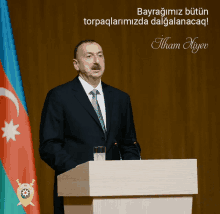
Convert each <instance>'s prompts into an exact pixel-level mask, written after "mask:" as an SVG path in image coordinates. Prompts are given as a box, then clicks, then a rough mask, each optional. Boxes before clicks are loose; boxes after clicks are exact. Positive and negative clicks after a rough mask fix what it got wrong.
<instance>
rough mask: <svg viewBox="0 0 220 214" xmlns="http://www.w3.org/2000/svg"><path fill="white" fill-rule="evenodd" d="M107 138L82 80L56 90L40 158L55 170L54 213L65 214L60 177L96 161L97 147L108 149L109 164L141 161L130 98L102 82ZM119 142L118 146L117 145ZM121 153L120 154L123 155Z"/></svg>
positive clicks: (47, 108) (45, 115) (49, 100)
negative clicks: (84, 164)
mask: <svg viewBox="0 0 220 214" xmlns="http://www.w3.org/2000/svg"><path fill="white" fill-rule="evenodd" d="M102 88H103V93H104V99H105V107H106V124H107V125H106V126H107V134H106V136H107V138H106V139H105V135H104V132H103V130H102V127H101V124H100V122H99V119H98V116H97V115H96V112H95V110H94V108H93V106H92V104H91V102H90V101H89V99H88V97H87V95H86V93H85V91H84V89H83V87H82V85H81V83H80V81H79V79H78V76H77V77H76V78H75V79H73V80H72V81H70V82H68V83H66V84H63V85H61V86H58V87H56V88H54V89H52V90H51V91H50V92H49V93H48V94H47V97H46V101H45V104H44V107H43V111H42V117H41V124H40V148H39V152H40V156H41V158H42V160H44V161H45V162H46V163H47V164H48V165H49V166H50V167H52V168H53V169H54V170H55V184H54V213H57V214H62V213H63V198H62V197H57V175H59V174H61V173H63V172H66V171H68V170H70V169H72V168H74V167H76V166H77V165H78V164H82V163H85V162H87V161H91V160H93V147H94V146H106V160H120V153H121V156H122V159H123V160H139V159H140V153H139V149H140V148H139V149H138V148H137V146H136V145H134V142H135V141H137V140H136V133H135V127H134V122H133V115H132V109H131V102H130V97H129V96H128V95H127V94H126V93H124V92H122V91H120V90H118V89H116V88H113V87H111V86H109V85H106V84H105V83H103V82H102ZM115 142H117V145H115ZM119 151H120V153H119Z"/></svg>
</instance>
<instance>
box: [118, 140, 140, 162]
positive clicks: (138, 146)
mask: <svg viewBox="0 0 220 214" xmlns="http://www.w3.org/2000/svg"><path fill="white" fill-rule="evenodd" d="M115 145H116V146H117V147H118V143H117V141H115ZM134 145H135V146H136V147H137V149H138V152H139V155H140V160H141V147H140V145H139V143H138V142H137V141H135V142H134ZM118 151H119V155H120V160H122V157H121V152H120V149H119V147H118Z"/></svg>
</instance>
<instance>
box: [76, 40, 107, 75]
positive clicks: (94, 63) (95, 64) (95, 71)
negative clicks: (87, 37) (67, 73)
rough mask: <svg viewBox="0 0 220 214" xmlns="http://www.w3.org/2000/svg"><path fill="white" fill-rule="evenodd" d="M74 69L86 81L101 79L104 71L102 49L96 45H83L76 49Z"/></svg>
mask: <svg viewBox="0 0 220 214" xmlns="http://www.w3.org/2000/svg"><path fill="white" fill-rule="evenodd" d="M74 67H75V69H76V70H77V71H79V72H80V73H81V74H82V75H83V76H85V77H86V78H87V79H89V78H93V79H98V78H101V77H102V75H103V73H104V70H105V59H104V55H103V51H102V48H101V46H100V45H99V44H97V43H95V42H94V43H83V44H81V45H80V46H79V47H78V50H77V57H76V60H74Z"/></svg>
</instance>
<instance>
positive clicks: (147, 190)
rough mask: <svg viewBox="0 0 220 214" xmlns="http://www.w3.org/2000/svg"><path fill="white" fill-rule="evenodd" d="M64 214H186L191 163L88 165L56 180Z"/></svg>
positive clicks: (193, 188) (193, 186) (193, 183)
mask: <svg viewBox="0 0 220 214" xmlns="http://www.w3.org/2000/svg"><path fill="white" fill-rule="evenodd" d="M57 179H58V181H57V182H58V183H57V185H58V196H64V210H65V214H70V213H73V214H78V213H79V214H192V200H193V198H192V196H193V194H198V181H197V160H196V159H167V160H166V159H164V160H112V161H110V160H106V161H88V162H86V163H83V164H80V165H78V166H76V167H75V168H73V169H71V170H69V171H67V172H65V173H63V174H61V175H59V176H58V177H57Z"/></svg>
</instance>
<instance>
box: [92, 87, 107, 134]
mask: <svg viewBox="0 0 220 214" xmlns="http://www.w3.org/2000/svg"><path fill="white" fill-rule="evenodd" d="M90 94H92V106H93V108H94V109H95V112H96V114H97V115H98V118H99V121H100V123H101V126H102V129H103V131H104V133H105V134H106V129H105V124H104V120H103V117H102V112H101V109H100V106H99V103H98V100H97V94H100V93H99V91H98V90H96V89H93V90H92V91H91V92H90Z"/></svg>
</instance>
